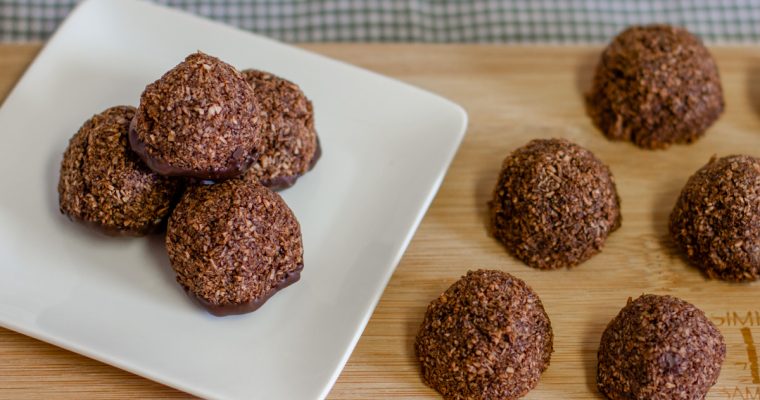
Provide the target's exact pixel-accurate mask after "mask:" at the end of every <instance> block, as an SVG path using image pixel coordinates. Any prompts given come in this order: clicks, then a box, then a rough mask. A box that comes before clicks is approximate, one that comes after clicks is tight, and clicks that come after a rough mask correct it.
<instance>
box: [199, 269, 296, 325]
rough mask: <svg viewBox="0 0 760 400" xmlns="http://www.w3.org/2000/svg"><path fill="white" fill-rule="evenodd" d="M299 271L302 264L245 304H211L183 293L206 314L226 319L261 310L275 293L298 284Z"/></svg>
mask: <svg viewBox="0 0 760 400" xmlns="http://www.w3.org/2000/svg"><path fill="white" fill-rule="evenodd" d="M301 271H303V264H301V265H299V266H298V267H297V268H296V270H295V271H291V272H288V273H287V275H286V276H285V279H283V280H281V281H280V283H278V284H277V286H275V288H274V289H272V290H270V291H268V292H267V293H266V294H264V295H262V296H261V297H260V298H257V299H254V300H251V301H249V302H247V303H241V304H213V303H210V302H208V301H206V300H203V299H202V298H200V297H198V296H196V295H194V294H193V293H191V292H190V291H189V290H187V288H185V292H186V293H187V294H188V295H189V296H190V297H192V298H193V299H195V301H197V302H198V303H199V304H200V305H201V306H203V307H204V308H205V309H206V310H208V312H210V313H211V314H213V315H215V316H217V317H226V316H228V315H239V314H247V313H250V312H254V311H256V310H258V309H259V308H261V306H263V305H264V303H266V302H267V300H269V299H270V298H272V296H274V295H275V294H276V293H277V292H279V291H280V290H282V289H285V288H286V287H288V286H290V285H292V284H294V283H296V282H298V281H299V280H300V279H301Z"/></svg>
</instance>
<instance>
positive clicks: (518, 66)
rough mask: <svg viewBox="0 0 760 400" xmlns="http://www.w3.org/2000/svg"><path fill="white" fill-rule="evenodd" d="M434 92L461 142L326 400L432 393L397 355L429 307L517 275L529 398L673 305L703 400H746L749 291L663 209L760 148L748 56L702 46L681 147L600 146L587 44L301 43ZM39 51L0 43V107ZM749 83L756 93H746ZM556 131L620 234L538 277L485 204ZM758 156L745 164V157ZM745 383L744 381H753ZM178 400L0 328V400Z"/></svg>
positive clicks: (756, 317) (753, 52)
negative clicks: (617, 325) (484, 277)
mask: <svg viewBox="0 0 760 400" xmlns="http://www.w3.org/2000/svg"><path fill="white" fill-rule="evenodd" d="M303 47H305V48H307V49H310V50H313V51H316V52H319V53H322V54H325V55H327V56H330V57H334V58H337V59H341V60H345V61H347V62H350V63H353V64H356V65H359V66H361V67H365V68H368V69H371V70H374V71H377V72H379V73H382V74H385V75H389V76H392V77H395V78H398V79H401V80H403V81H406V82H409V83H411V84H414V85H418V86H420V87H423V88H426V89H429V90H431V91H434V92H437V93H439V94H441V95H443V96H446V97H448V98H450V99H452V100H453V101H455V102H458V103H459V104H461V105H463V106H464V107H465V108H466V109H467V111H468V113H469V115H470V126H469V129H468V133H467V136H466V137H465V140H464V142H463V143H462V146H461V148H460V151H459V152H458V154H457V156H456V158H455V160H454V162H453V164H452V166H451V169H450V171H449V173H448V175H447V177H446V179H445V181H444V183H443V185H442V187H441V189H440V191H439V193H438V196H437V197H436V199H435V200H434V202H433V204H432V206H431V208H430V210H429V211H428V213H427V215H426V216H425V218H424V219H423V221H422V223H421V225H420V227H419V230H418V231H417V233H416V235H415V237H414V239H413V240H412V242H411V244H410V246H409V249H408V250H407V252H406V254H405V255H404V257H403V259H402V261H401V263H400V265H399V267H398V269H397V270H396V272H395V274H394V275H393V277H392V279H391V281H390V283H389V285H388V287H387V288H386V290H385V293H384V294H383V297H382V299H381V300H380V303H379V305H378V307H377V309H376V310H375V312H374V314H373V316H372V319H371V320H370V322H369V324H368V326H367V328H366V330H365V331H364V334H363V335H362V337H361V340H360V341H359V343H358V345H357V347H356V349H355V351H354V352H353V354H352V356H351V358H350V360H349V361H348V364H347V365H346V367H345V369H344V370H343V373H342V374H341V376H340V378H339V379H338V382H337V383H336V385H335V387H334V388H333V390H332V392H331V393H330V395H329V397H330V398H332V399H387V398H412V397H413V398H436V393H435V392H434V391H432V390H431V389H429V388H427V387H426V386H425V385H424V384H423V383H422V382H421V380H420V377H419V372H418V367H417V364H416V362H415V360H414V355H413V350H412V345H413V340H414V335H415V333H416V330H417V328H418V326H419V324H420V321H421V319H422V316H423V314H424V311H425V307H426V306H427V304H428V302H429V301H430V300H432V299H433V298H434V297H436V296H437V295H438V294H440V293H441V292H442V291H443V290H445V289H446V288H447V287H448V286H449V285H450V284H451V283H452V282H454V281H455V280H456V279H457V278H458V277H459V276H461V275H462V274H464V273H465V272H466V271H467V270H468V269H474V268H486V267H487V268H499V269H503V270H506V271H508V272H510V273H513V274H515V275H517V276H519V277H521V278H523V279H525V280H526V281H527V282H528V283H529V284H530V285H531V286H533V287H534V289H535V290H536V291H537V292H538V294H539V295H540V296H541V297H542V300H543V302H544V304H545V306H546V309H547V312H548V313H549V316H550V318H551V319H552V325H553V326H554V332H555V353H554V354H553V356H552V364H551V366H550V367H549V369H548V370H547V372H546V373H545V374H544V376H543V377H542V379H541V382H540V383H539V386H538V387H537V388H536V389H535V390H534V391H532V392H531V393H530V394H529V396H528V398H530V399H588V398H598V397H599V395H598V394H597V393H596V390H595V381H594V374H595V371H596V369H595V368H596V357H595V355H596V347H597V346H598V343H599V337H600V335H601V332H602V330H603V329H604V327H605V325H606V323H607V322H608V321H609V320H610V319H611V318H612V317H613V316H614V315H615V314H616V313H617V312H618V311H619V309H620V308H621V307H622V306H623V305H624V304H625V301H626V298H627V297H628V296H634V297H635V296H638V295H639V294H641V293H643V292H654V293H660V294H673V295H677V296H679V297H682V298H685V299H687V300H689V301H691V302H694V303H696V304H697V305H698V306H700V307H701V308H703V309H704V310H705V311H706V313H707V314H708V315H709V316H710V318H711V319H712V320H713V321H714V322H715V323H716V324H717V325H718V326H719V328H720V329H721V331H722V332H723V334H724V336H725V338H726V342H727V345H728V358H727V360H726V362H725V364H724V367H723V372H722V374H721V378H720V380H719V382H718V384H717V385H716V386H715V387H714V388H713V390H712V391H711V393H710V395H709V396H708V398H709V399H729V400H731V399H745V398H747V399H749V398H752V399H758V398H760V378H758V377H757V368H758V366H757V364H758V360H757V359H756V357H755V359H754V360H753V359H752V356H751V355H750V352H749V351H748V350H747V349H748V347H749V343H747V342H746V339H744V338H746V337H747V335H743V334H742V333H743V332H749V338H750V340H751V339H752V334H753V332H754V335H755V337H757V338H758V340H760V331H757V330H758V329H760V328H758V327H760V301H759V300H760V294H758V293H757V288H758V286H757V284H751V285H736V284H728V283H724V282H714V281H708V280H706V279H705V277H704V276H702V275H701V274H700V273H699V272H698V271H696V270H695V269H694V268H690V267H688V266H686V264H685V263H684V262H683V260H682V259H681V258H680V257H679V255H678V254H677V253H676V251H675V249H674V248H673V245H672V244H671V243H670V241H669V239H668V235H667V230H666V221H667V214H668V212H669V210H670V208H671V207H672V205H673V204H674V201H675V199H676V197H677V195H678V192H679V191H680V188H681V187H682V185H683V183H684V182H685V180H686V178H687V177H688V176H689V175H691V173H693V171H695V170H696V169H697V168H698V167H699V166H701V165H702V164H704V163H705V162H706V161H707V159H708V158H709V156H710V155H711V154H713V153H719V154H726V153H728V152H740V151H743V149H745V148H746V149H757V148H758V146H760V135H758V134H757V133H758V132H760V79H752V78H757V75H758V74H760V67H758V65H760V63H758V60H760V49H758V48H753V47H742V48H737V47H734V48H714V49H713V54H715V56H716V58H717V59H718V61H719V66H720V69H721V74H722V79H723V85H724V89H725V93H726V98H727V103H728V106H727V110H726V113H725V114H724V115H723V117H722V118H721V120H720V121H719V122H718V123H717V124H716V125H715V127H714V128H713V129H711V131H710V132H709V133H708V135H707V136H706V137H705V138H703V139H701V140H700V141H698V142H697V143H696V144H694V145H690V146H677V147H675V148H672V149H670V150H667V151H654V152H653V151H644V150H639V149H637V148H635V147H633V146H632V145H630V144H625V143H612V142H609V141H607V140H606V139H604V138H603V137H602V135H601V134H599V133H598V132H597V131H596V130H595V129H594V128H593V126H592V125H591V124H590V122H589V121H588V118H587V117H586V115H585V113H584V109H583V102H582V95H581V94H582V92H583V90H584V88H586V87H587V86H588V84H589V81H590V76H591V73H592V71H593V66H594V64H595V62H596V59H597V57H598V53H599V48H597V47H547V46H544V47H506V46H468V45H362V44H340V45H335V44H319V45H307V46H303ZM39 48H40V47H39V46H38V45H3V46H0V97H3V96H4V95H5V93H7V92H8V90H10V88H11V87H12V86H13V84H14V83H15V82H16V80H17V79H18V78H19V76H20V75H21V74H22V73H23V71H24V69H25V68H26V66H27V65H28V64H29V62H31V60H32V59H33V57H34V55H35V54H36V53H37V52H38V51H39ZM755 82H758V83H757V84H756V83H755ZM553 136H561V137H566V138H569V139H571V140H574V141H576V142H578V143H579V144H581V145H583V146H586V147H588V148H589V149H591V150H592V151H594V152H595V153H596V154H597V156H599V157H600V158H601V159H602V160H604V161H605V162H606V163H608V164H609V165H610V167H611V169H612V171H613V172H614V173H615V176H616V179H617V182H618V190H619V192H620V195H621V198H622V210H623V216H624V219H623V227H622V228H621V229H620V230H619V231H616V232H615V233H613V234H612V235H611V236H610V238H609V240H608V243H607V246H606V248H605V251H604V252H603V253H602V254H600V255H598V256H596V257H594V258H592V259H591V260H589V261H588V262H587V263H584V264H583V265H581V266H579V267H578V268H575V269H572V270H560V271H537V270H533V269H530V268H528V267H525V266H524V265H522V264H520V263H519V262H517V261H516V260H514V259H513V258H511V257H509V256H508V255H507V254H506V253H505V252H504V250H503V248H502V247H501V246H500V245H499V244H498V243H497V242H496V241H495V240H494V239H492V238H490V237H488V234H487V232H486V211H487V210H486V202H487V201H488V199H489V197H490V195H491V190H492V185H493V184H494V182H495V179H496V175H497V173H498V168H499V165H500V163H501V160H502V159H503V158H504V157H505V156H506V155H507V154H508V153H509V151H511V150H513V149H514V148H516V147H518V146H520V145H522V144H524V143H525V142H527V141H528V140H529V139H530V138H533V137H553ZM755 155H757V154H755ZM753 375H754V377H753ZM188 397H190V396H188V395H187V394H184V393H181V392H178V391H176V390H173V389H171V388H167V387H165V386H162V385H160V384H157V383H153V382H151V381H149V380H147V379H143V378H141V377H138V376H135V375H133V374H130V373H127V372H124V371H121V370H118V369H116V368H113V367H110V366H108V365H105V364H102V363H100V362H97V361H94V360H91V359H88V358H85V357H82V356H80V355H77V354H74V353H71V352H68V351H66V350H62V349H59V348H57V347H55V346H52V345H49V344H46V343H43V342H40V341H37V340H35V339H31V338H28V337H25V336H23V335H20V334H17V333H15V332H11V331H8V330H4V329H0V399H25V398H35V399H37V398H72V399H108V398H119V399H123V398H140V399H150V398H188Z"/></svg>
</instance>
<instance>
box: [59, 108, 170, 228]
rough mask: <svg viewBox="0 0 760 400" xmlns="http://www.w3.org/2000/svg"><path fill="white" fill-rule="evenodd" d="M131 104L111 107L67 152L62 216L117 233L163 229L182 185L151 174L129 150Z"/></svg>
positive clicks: (73, 140) (61, 192) (85, 127)
mask: <svg viewBox="0 0 760 400" xmlns="http://www.w3.org/2000/svg"><path fill="white" fill-rule="evenodd" d="M134 115H135V108H134V107H130V106H118V107H111V108H109V109H107V110H105V111H103V112H101V113H99V114H96V115H94V116H93V117H92V118H90V119H89V120H87V122H85V123H84V125H82V127H81V128H79V131H78V132H77V133H76V134H75V135H74V137H72V138H71V140H70V141H69V145H68V147H67V148H66V151H65V153H64V154H63V161H62V162H61V170H60V178H59V181H58V201H59V206H60V209H61V212H62V213H63V214H65V215H67V216H68V217H69V218H71V219H72V220H75V221H79V222H82V223H84V224H87V225H90V226H94V227H96V228H98V229H100V230H101V231H103V232H105V233H107V234H111V235H132V236H139V235H144V234H147V233H150V232H153V231H155V230H158V229H160V228H161V226H162V223H163V222H164V221H165V220H166V218H167V217H168V215H169V212H170V209H171V205H172V200H173V199H174V197H175V195H176V193H177V191H178V188H179V185H178V183H177V182H176V181H174V180H172V179H170V178H167V177H164V176H161V175H159V174H157V173H155V172H153V171H151V170H150V169H149V168H148V167H147V166H145V165H144V164H143V162H142V161H140V159H139V158H138V157H137V155H135V154H134V153H133V152H132V151H131V150H130V148H129V143H128V142H127V135H128V131H129V123H130V121H131V120H132V118H133V117H134Z"/></svg>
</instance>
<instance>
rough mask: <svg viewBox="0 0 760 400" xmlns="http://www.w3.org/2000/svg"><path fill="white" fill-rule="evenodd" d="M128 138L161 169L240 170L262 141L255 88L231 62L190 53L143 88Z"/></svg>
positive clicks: (178, 172) (182, 172) (210, 173)
mask: <svg viewBox="0 0 760 400" xmlns="http://www.w3.org/2000/svg"><path fill="white" fill-rule="evenodd" d="M129 139H130V143H131V145H132V149H133V150H134V151H135V152H136V153H137V154H139V155H140V157H141V158H142V159H143V160H144V161H145V163H146V164H147V165H148V166H149V167H150V168H151V169H153V170H154V171H156V172H158V173H160V174H162V175H171V176H185V177H192V178H198V179H211V180H221V179H227V178H232V177H236V176H239V175H241V174H242V173H243V172H245V171H246V170H247V169H248V167H249V166H250V165H251V163H252V162H253V161H255V158H256V156H257V153H256V149H257V147H258V146H259V143H260V141H261V137H260V133H259V122H258V109H257V106H256V98H255V96H254V93H253V89H252V88H251V86H250V85H249V84H248V83H247V82H246V81H245V79H243V77H242V76H241V75H240V73H239V72H238V71H237V70H235V68H233V67H232V66H230V65H229V64H226V63H224V62H222V61H220V60H219V59H218V58H215V57H211V56H209V55H206V54H203V53H200V52H198V53H195V54H191V55H189V56H188V57H187V58H186V59H185V61H183V62H182V63H180V64H179V65H177V66H176V67H174V68H173V69H171V70H170V71H169V72H167V73H166V74H164V76H162V77H161V78H160V79H159V80H157V81H155V82H153V83H152V84H150V85H148V86H147V87H146V88H145V91H144V92H143V94H142V96H141V97H140V107H139V108H138V109H137V115H136V116H135V118H134V120H133V121H132V125H131V131H130V136H129Z"/></svg>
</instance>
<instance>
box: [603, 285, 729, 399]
mask: <svg viewBox="0 0 760 400" xmlns="http://www.w3.org/2000/svg"><path fill="white" fill-rule="evenodd" d="M725 356H726V345H725V343H724V341H723V336H722V335H721V334H720V331H718V329H717V328H716V327H715V325H713V323H712V322H710V320H709V319H708V318H707V317H706V316H705V314H704V313H703V312H702V311H701V310H699V309H698V308H696V307H694V306H693V305H691V304H689V303H687V302H685V301H683V300H681V299H678V298H675V297H671V296H657V295H651V294H649V295H643V296H641V297H639V298H638V299H636V300H634V301H631V299H628V304H627V305H626V306H625V307H624V308H623V309H622V310H621V311H620V313H619V314H618V315H617V316H616V317H615V318H614V319H613V320H612V322H610V323H609V325H607V329H605V331H604V334H603V335H602V340H601V344H600V345H599V353H598V361H599V367H598V372H597V386H598V387H599V391H600V392H602V393H603V394H605V395H606V396H607V397H608V398H610V399H613V400H618V399H619V400H627V399H662V400H665V399H703V398H704V397H705V395H706V394H707V392H708V390H710V387H712V385H714V384H715V382H716V381H717V380H718V375H719V374H720V368H721V365H722V364H723V360H724V359H725Z"/></svg>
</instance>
